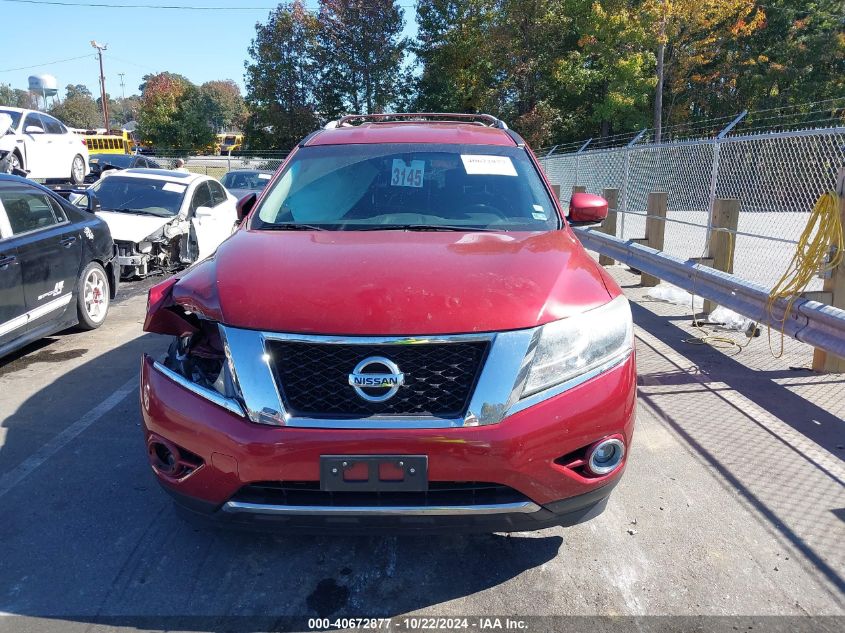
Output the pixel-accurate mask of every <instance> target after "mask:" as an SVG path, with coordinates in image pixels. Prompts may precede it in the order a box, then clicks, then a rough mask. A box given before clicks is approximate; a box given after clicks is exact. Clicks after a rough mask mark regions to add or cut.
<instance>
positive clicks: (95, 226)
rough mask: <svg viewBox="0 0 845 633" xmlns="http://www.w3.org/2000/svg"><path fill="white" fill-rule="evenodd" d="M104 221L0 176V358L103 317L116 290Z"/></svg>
mask: <svg viewBox="0 0 845 633" xmlns="http://www.w3.org/2000/svg"><path fill="white" fill-rule="evenodd" d="M114 257H115V246H114V242H113V241H112V238H111V234H110V233H109V228H108V226H107V225H106V223H105V222H103V221H102V220H101V219H99V218H98V217H97V216H96V215H94V213H92V212H90V211H87V210H86V209H79V208H77V207H74V206H73V205H71V204H70V203H68V202H67V201H66V200H64V199H63V198H61V197H60V196H59V195H57V194H56V193H54V192H52V191H50V190H49V189H47V188H46V187H42V186H41V185H38V184H36V183H34V182H32V181H30V180H25V179H24V178H20V177H18V176H9V175H5V174H0V356H3V355H5V354H8V353H9V352H11V351H13V350H15V349H18V348H20V347H23V346H24V345H27V344H29V343H31V342H33V341H35V340H37V339H39V338H42V337H45V336H49V335H50V334H53V333H54V332H58V331H60V330H64V329H67V328H69V327H72V326H74V325H78V326H79V327H80V328H82V329H86V330H93V329H95V328H98V327H100V325H102V324H103V321H105V319H106V314H107V313H108V310H109V304H110V303H111V300H112V299H113V298H114V296H115V292H116V291H117V284H118V277H117V274H116V273H117V271H116V267H115V266H114V263H113V260H114Z"/></svg>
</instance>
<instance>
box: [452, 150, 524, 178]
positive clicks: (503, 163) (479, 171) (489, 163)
mask: <svg viewBox="0 0 845 633" xmlns="http://www.w3.org/2000/svg"><path fill="white" fill-rule="evenodd" d="M461 160H462V161H463V162H464V169H465V170H466V172H467V174H469V175H471V176H482V175H483V176H516V168H515V167H514V166H513V161H512V160H511V159H510V158H509V157H507V156H489V155H486V154H461Z"/></svg>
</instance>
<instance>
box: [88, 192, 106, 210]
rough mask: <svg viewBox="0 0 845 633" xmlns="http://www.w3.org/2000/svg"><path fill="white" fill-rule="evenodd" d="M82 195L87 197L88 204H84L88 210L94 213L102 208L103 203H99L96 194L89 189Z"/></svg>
mask: <svg viewBox="0 0 845 633" xmlns="http://www.w3.org/2000/svg"><path fill="white" fill-rule="evenodd" d="M84 195H85V197H87V198H88V204H87V205H85V208H86V209H88V211H90V212H91V213H96V212H97V211H100V210H102V208H103V205H102V204H100V199H99V198H98V197H97V196H95V195H94V194H93V193H92V192H90V191H86V192H85V194H84Z"/></svg>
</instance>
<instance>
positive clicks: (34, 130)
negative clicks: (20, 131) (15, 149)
mask: <svg viewBox="0 0 845 633" xmlns="http://www.w3.org/2000/svg"><path fill="white" fill-rule="evenodd" d="M24 132H26V133H27V134H44V130H42V129H41V128H40V127H38V126H37V125H27V126H26V127H25V128H24Z"/></svg>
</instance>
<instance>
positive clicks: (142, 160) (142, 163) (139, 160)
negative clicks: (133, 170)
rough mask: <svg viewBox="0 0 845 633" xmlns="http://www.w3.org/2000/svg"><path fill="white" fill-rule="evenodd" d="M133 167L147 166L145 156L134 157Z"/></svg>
mask: <svg viewBox="0 0 845 633" xmlns="http://www.w3.org/2000/svg"><path fill="white" fill-rule="evenodd" d="M135 167H149V165H148V164H147V159H146V158H136V159H135Z"/></svg>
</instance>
